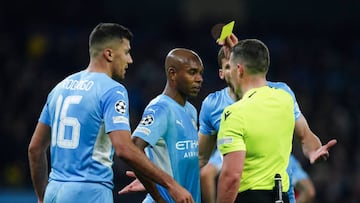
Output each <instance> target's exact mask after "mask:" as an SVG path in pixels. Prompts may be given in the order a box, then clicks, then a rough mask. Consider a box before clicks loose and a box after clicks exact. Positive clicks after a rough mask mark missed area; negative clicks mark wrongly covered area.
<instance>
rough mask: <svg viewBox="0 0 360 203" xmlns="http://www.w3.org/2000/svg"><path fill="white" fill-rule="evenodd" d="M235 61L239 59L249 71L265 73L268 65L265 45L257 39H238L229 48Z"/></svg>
mask: <svg viewBox="0 0 360 203" xmlns="http://www.w3.org/2000/svg"><path fill="white" fill-rule="evenodd" d="M231 52H232V54H233V59H234V60H235V62H239V61H241V62H242V63H243V64H244V65H245V67H246V68H247V69H248V70H249V72H250V73H252V74H256V73H266V72H267V71H268V69H269V66H270V53H269V49H268V48H267V46H266V45H265V44H264V43H263V42H262V41H260V40H257V39H244V40H240V41H239V42H238V43H237V44H236V45H235V46H234V47H233V48H232V50H231Z"/></svg>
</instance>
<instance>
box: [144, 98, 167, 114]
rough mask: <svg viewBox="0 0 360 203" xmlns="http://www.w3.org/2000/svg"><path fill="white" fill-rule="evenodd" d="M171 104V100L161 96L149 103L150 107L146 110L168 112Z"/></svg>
mask: <svg viewBox="0 0 360 203" xmlns="http://www.w3.org/2000/svg"><path fill="white" fill-rule="evenodd" d="M169 103H170V102H169V100H168V99H166V97H164V96H163V95H162V94H160V95H158V96H156V97H155V98H153V99H152V100H151V101H150V102H149V103H148V105H147V106H146V107H145V110H149V109H153V110H154V109H156V110H157V111H166V109H168V108H167V107H169Z"/></svg>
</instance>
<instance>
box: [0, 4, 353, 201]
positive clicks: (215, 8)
mask: <svg viewBox="0 0 360 203" xmlns="http://www.w3.org/2000/svg"><path fill="white" fill-rule="evenodd" d="M359 11H360V1H357V0H345V1H336V0H330V1H324V0H319V1H310V0H303V1H286V0H275V1H260V0H222V1H216V0H196V1H194V0H172V1H169V0H157V1H146V0H137V1H130V0H128V1H127V0H124V1H117V0H104V1H101V2H100V1H95V0H88V1H85V0H71V1H70V0H63V1H55V2H52V1H41V0H32V1H20V2H19V1H6V2H2V5H1V6H0V27H1V28H0V68H1V80H0V83H1V85H0V97H1V100H0V104H1V122H0V129H1V131H0V132H1V141H0V157H1V159H0V163H1V166H0V202H1V203H11V202H19V203H20V202H36V198H35V196H34V192H33V188H32V183H31V179H30V173H29V167H28V159H27V147H28V144H29V141H30V139H31V136H32V132H33V130H34V127H35V125H36V122H37V119H38V116H39V114H40V112H41V109H42V106H43V104H44V102H45V101H46V96H47V94H48V92H49V91H50V90H51V88H52V87H53V86H54V85H55V84H56V83H57V82H59V81H60V80H61V79H62V78H64V77H65V76H67V75H68V74H70V73H73V72H76V71H79V70H81V69H84V68H85V67H86V66H87V65H88V61H89V57H88V44H87V43H88V36H89V34H90V32H91V30H92V28H93V27H94V26H96V25H97V24H98V23H99V22H117V23H119V24H122V25H124V26H126V27H128V28H130V30H131V31H132V32H133V33H134V39H133V41H132V51H131V54H132V56H133V60H134V63H133V64H132V65H130V66H129V69H128V70H127V75H126V79H125V81H124V84H125V85H126V87H127V88H128V91H129V99H130V104H131V106H130V115H131V126H132V128H135V127H136V125H137V123H138V121H139V119H140V116H141V113H142V111H143V109H144V107H145V105H146V104H147V103H148V102H149V101H150V99H152V98H153V97H155V96H156V95H157V94H159V93H161V92H162V90H163V87H164V85H165V74H164V66H163V64H164V59H165V56H166V54H167V53H168V51H169V50H171V49H172V48H175V47H184V48H189V49H192V50H194V51H195V52H197V53H198V54H199V55H200V57H201V58H202V60H203V63H204V66H205V72H204V83H203V87H202V90H201V92H200V94H199V96H198V97H197V98H194V99H192V100H191V101H192V103H193V104H194V105H195V106H196V107H197V108H198V111H199V110H200V107H201V101H202V100H203V99H204V98H205V96H206V95H207V94H208V93H210V92H213V91H215V90H218V89H220V88H223V87H224V86H225V83H224V82H223V81H221V80H220V79H219V77H218V66H217V60H216V56H217V52H218V49H219V48H220V47H219V46H217V45H216V43H215V40H214V39H213V38H212V37H211V33H210V30H211V27H212V26H213V25H214V24H216V23H227V22H230V21H232V20H235V27H234V33H235V34H236V35H237V36H238V38H239V39H243V38H257V39H260V40H262V41H263V42H265V43H266V44H267V45H268V47H269V49H270V55H271V66H270V70H269V74H268V79H269V80H271V81H283V82H286V83H287V84H288V85H289V86H290V87H291V88H292V89H293V90H294V92H295V94H296V97H297V101H298V103H299V104H300V107H301V110H302V112H303V114H304V115H305V117H306V118H307V119H308V122H309V124H310V127H311V128H312V130H313V131H314V132H315V133H316V134H317V135H318V136H319V137H320V139H321V140H322V142H323V143H326V142H327V141H329V140H330V139H332V138H336V139H337V140H338V144H337V145H336V146H335V147H334V148H333V149H331V151H330V159H329V160H328V161H327V162H325V163H320V164H316V165H310V164H309V162H308V160H307V159H306V158H305V157H304V156H303V154H302V153H301V149H300V145H299V143H298V142H297V140H294V149H293V150H294V153H295V155H296V157H297V158H298V159H299V160H300V161H301V163H302V164H303V167H304V168H305V170H306V171H307V172H308V173H309V175H310V177H311V179H312V180H313V182H314V184H315V187H316V192H317V194H316V202H318V203H333V202H347V203H355V202H360V147H359V146H360V96H359V94H360V85H359V84H360V82H359V73H360V14H359ZM114 169H115V180H114V181H115V189H114V197H115V202H140V201H141V199H142V198H143V196H144V193H138V194H129V195H124V196H118V195H117V194H116V191H118V190H119V189H120V188H122V187H123V186H124V185H126V184H127V183H129V182H130V181H131V179H129V178H128V177H126V176H125V171H126V170H128V167H127V165H126V164H125V163H123V162H122V161H120V160H119V159H117V158H115V164H114Z"/></svg>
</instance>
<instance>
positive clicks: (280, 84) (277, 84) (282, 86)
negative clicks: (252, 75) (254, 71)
mask: <svg viewBox="0 0 360 203" xmlns="http://www.w3.org/2000/svg"><path fill="white" fill-rule="evenodd" d="M267 85H268V86H269V87H275V88H280V89H290V87H289V85H287V84H286V83H285V82H274V81H267Z"/></svg>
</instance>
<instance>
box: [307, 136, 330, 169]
mask: <svg viewBox="0 0 360 203" xmlns="http://www.w3.org/2000/svg"><path fill="white" fill-rule="evenodd" d="M336 143H337V141H336V139H332V140H330V141H329V142H328V143H327V144H326V145H323V146H321V147H320V148H319V149H317V150H316V151H314V152H312V153H310V155H309V159H310V163H311V164H314V163H317V162H320V161H326V160H327V159H328V158H329V149H330V148H331V147H332V146H334V145H335V144H336Z"/></svg>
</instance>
